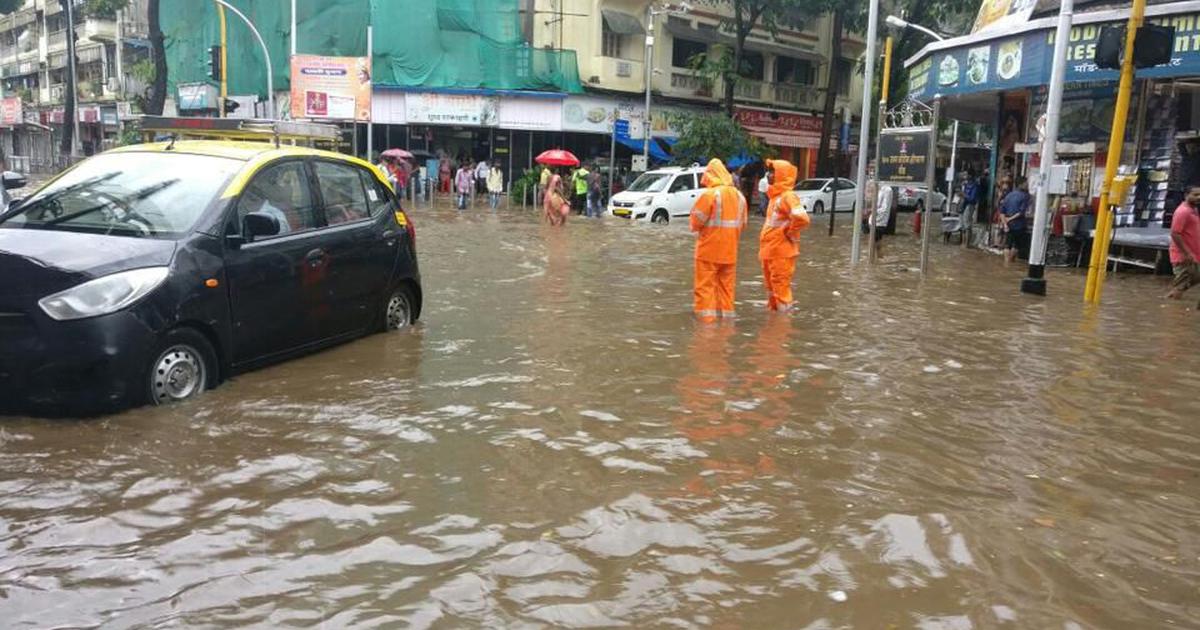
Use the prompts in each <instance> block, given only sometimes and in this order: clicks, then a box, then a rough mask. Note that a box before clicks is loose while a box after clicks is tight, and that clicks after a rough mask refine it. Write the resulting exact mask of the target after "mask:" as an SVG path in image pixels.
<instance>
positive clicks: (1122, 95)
mask: <svg viewBox="0 0 1200 630" xmlns="http://www.w3.org/2000/svg"><path fill="white" fill-rule="evenodd" d="M1145 14H1146V0H1133V9H1132V11H1130V14H1129V26H1127V27H1126V29H1125V58H1124V60H1123V61H1122V63H1121V82H1120V84H1119V85H1118V87H1117V107H1116V111H1115V112H1114V114H1113V123H1112V133H1111V135H1110V136H1109V141H1108V159H1107V160H1106V161H1105V163H1104V184H1103V185H1102V186H1101V187H1100V208H1099V210H1097V213H1096V236H1095V238H1093V239H1092V258H1091V261H1090V263H1089V264H1088V277H1087V287H1086V288H1085V289H1084V293H1083V299H1084V301H1085V302H1088V303H1091V304H1099V303H1100V295H1101V293H1102V292H1103V289H1104V278H1105V275H1106V274H1107V273H1108V244H1109V242H1110V241H1111V240H1112V212H1110V211H1109V207H1108V206H1109V201H1110V192H1111V191H1112V187H1113V179H1114V178H1115V177H1116V176H1117V167H1118V166H1120V162H1121V151H1122V149H1124V147H1125V127H1126V126H1127V124H1128V121H1129V101H1130V100H1131V97H1132V95H1133V43H1134V40H1135V39H1136V38H1137V30H1138V28H1140V27H1141V26H1142V20H1143V17H1144V16H1145ZM1117 201H1118V202H1120V201H1122V200H1117Z"/></svg>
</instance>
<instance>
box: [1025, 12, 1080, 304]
mask: <svg viewBox="0 0 1200 630" xmlns="http://www.w3.org/2000/svg"><path fill="white" fill-rule="evenodd" d="M1074 10H1075V3H1074V0H1062V5H1061V8H1060V9H1059V12H1058V29H1057V30H1056V31H1055V32H1054V64H1053V65H1052V66H1051V67H1050V95H1049V98H1048V99H1047V101H1046V137H1045V138H1042V155H1041V159H1042V167H1041V169H1040V170H1039V172H1038V183H1037V201H1036V204H1037V205H1036V206H1035V210H1034V215H1033V244H1032V245H1031V246H1030V249H1029V275H1028V277H1026V278H1025V279H1023V280H1021V292H1022V293H1032V294H1034V295H1046V236H1047V232H1049V230H1047V229H1046V224H1047V223H1048V222H1049V221H1048V216H1049V213H1050V208H1049V205H1050V191H1049V190H1048V186H1049V183H1050V173H1051V171H1052V170H1053V168H1054V162H1055V161H1057V159H1058V118H1059V113H1060V112H1061V110H1062V97H1063V80H1064V78H1065V77H1066V74H1067V49H1068V48H1069V47H1070V45H1071V44H1070V41H1069V40H1070V38H1071V19H1072V17H1073V16H1072V13H1073V12H1074Z"/></svg>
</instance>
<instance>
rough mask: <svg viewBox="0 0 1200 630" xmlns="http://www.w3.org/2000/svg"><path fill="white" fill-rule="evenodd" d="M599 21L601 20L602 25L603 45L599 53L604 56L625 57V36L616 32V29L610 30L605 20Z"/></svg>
mask: <svg viewBox="0 0 1200 630" xmlns="http://www.w3.org/2000/svg"><path fill="white" fill-rule="evenodd" d="M601 21H602V22H603V26H602V29H603V31H602V35H603V46H602V48H601V54H602V55H604V56H605V57H616V58H618V59H624V58H625V36H624V35H622V34H620V33H617V32H616V31H614V30H612V29H611V28H609V27H608V22H607V21H603V20H601Z"/></svg>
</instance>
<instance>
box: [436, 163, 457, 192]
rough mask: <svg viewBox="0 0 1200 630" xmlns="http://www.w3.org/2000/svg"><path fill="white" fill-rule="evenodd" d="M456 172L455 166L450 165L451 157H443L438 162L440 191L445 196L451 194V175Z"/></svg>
mask: <svg viewBox="0 0 1200 630" xmlns="http://www.w3.org/2000/svg"><path fill="white" fill-rule="evenodd" d="M453 172H454V165H453V164H451V163H450V156H448V155H443V156H442V157H441V159H440V160H439V161H438V183H439V184H440V185H439V186H438V189H439V191H440V192H441V193H443V194H450V188H451V183H452V182H451V181H450V179H451V173H453Z"/></svg>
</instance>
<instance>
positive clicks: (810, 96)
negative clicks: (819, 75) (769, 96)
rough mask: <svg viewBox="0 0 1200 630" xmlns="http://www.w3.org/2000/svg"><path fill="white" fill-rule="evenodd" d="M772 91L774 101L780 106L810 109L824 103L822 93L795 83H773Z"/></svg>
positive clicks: (811, 87) (812, 87)
mask: <svg viewBox="0 0 1200 630" xmlns="http://www.w3.org/2000/svg"><path fill="white" fill-rule="evenodd" d="M771 90H772V92H773V93H774V100H775V102H776V103H778V104H780V105H786V106H789V107H800V108H810V107H816V106H818V105H821V104H822V103H823V98H822V96H821V91H820V90H819V89H817V88H816V87H815V86H811V85H797V84H794V83H772V84H771Z"/></svg>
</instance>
